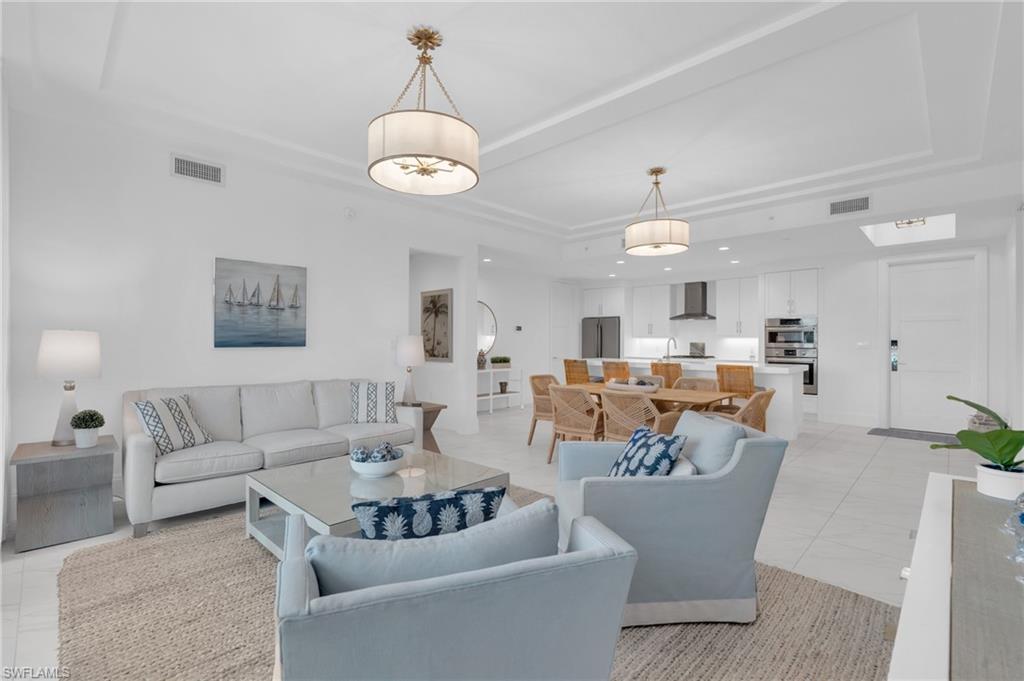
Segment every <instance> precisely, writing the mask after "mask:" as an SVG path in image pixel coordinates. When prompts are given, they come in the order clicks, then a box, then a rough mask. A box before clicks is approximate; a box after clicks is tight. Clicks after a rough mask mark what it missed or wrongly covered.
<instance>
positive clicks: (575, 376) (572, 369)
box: [563, 359, 590, 385]
mask: <svg viewBox="0 0 1024 681" xmlns="http://www.w3.org/2000/svg"><path fill="white" fill-rule="evenodd" d="M563 363H564V364H565V384H566V385H579V384H580V383H590V369H589V368H588V367H587V360H585V359H566V360H563Z"/></svg>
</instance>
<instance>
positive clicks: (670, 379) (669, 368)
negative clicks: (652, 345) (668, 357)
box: [651, 362, 683, 385]
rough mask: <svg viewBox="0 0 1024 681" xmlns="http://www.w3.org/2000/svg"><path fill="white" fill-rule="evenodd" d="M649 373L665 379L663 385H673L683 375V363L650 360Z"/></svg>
mask: <svg viewBox="0 0 1024 681" xmlns="http://www.w3.org/2000/svg"><path fill="white" fill-rule="evenodd" d="M651 373H652V374H654V375H655V376H661V377H662V378H664V379H665V385H674V384H675V382H676V381H678V380H679V379H680V378H682V377H683V365H682V364H680V363H679V362H651Z"/></svg>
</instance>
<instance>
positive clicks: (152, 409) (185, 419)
mask: <svg viewBox="0 0 1024 681" xmlns="http://www.w3.org/2000/svg"><path fill="white" fill-rule="evenodd" d="M134 404H135V413H136V414H138V416H139V423H141V424H142V429H143V430H144V431H145V432H146V434H147V435H149V436H150V437H151V438H153V442H155V443H156V452H157V456H163V455H164V454H170V453H171V452H176V451H178V450H179V449H188V448H189V447H195V446H196V445H205V444H207V443H210V442H213V438H212V437H210V434H209V433H207V432H206V429H204V428H203V427H202V426H201V425H199V421H197V420H196V417H195V414H193V413H192V405H191V404H190V403H189V401H188V395H178V396H177V397H164V398H161V399H156V400H141V401H139V402H135V403H134Z"/></svg>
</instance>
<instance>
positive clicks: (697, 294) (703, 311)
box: [669, 281, 715, 319]
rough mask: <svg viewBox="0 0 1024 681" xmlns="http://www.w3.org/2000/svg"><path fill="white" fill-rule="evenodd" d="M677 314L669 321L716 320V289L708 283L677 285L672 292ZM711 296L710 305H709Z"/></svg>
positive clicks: (692, 282)
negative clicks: (709, 301)
mask: <svg viewBox="0 0 1024 681" xmlns="http://www.w3.org/2000/svg"><path fill="white" fill-rule="evenodd" d="M672 293H673V295H672V299H673V301H674V303H673V304H674V307H673V308H672V309H673V310H674V312H675V314H673V315H672V316H671V317H669V319H714V318H715V315H714V312H715V308H714V287H713V285H712V287H710V292H709V287H708V282H706V281H691V282H688V283H686V284H682V285H677V286H676V287H674V289H673V291H672ZM709 295H710V300H711V301H712V302H711V303H710V304H709V303H708V300H709Z"/></svg>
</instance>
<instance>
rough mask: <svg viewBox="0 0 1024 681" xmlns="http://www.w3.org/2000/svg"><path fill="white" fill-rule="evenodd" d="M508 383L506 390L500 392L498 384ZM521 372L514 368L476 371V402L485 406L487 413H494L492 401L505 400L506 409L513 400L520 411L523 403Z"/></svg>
mask: <svg viewBox="0 0 1024 681" xmlns="http://www.w3.org/2000/svg"><path fill="white" fill-rule="evenodd" d="M501 381H508V383H509V385H508V390H507V391H505V392H501V390H500V389H499V386H498V383H499V382H501ZM523 390H524V386H523V370H522V369H519V368H516V367H507V368H500V367H499V368H489V369H478V370H477V387H476V400H477V403H481V404H484V405H486V406H487V411H488V413H491V414H493V413H494V401H495V400H499V401H500V400H505V406H506V407H512V403H513V401H514V400H518V401H519V408H520V409H522V408H523V405H524V402H523Z"/></svg>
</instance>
